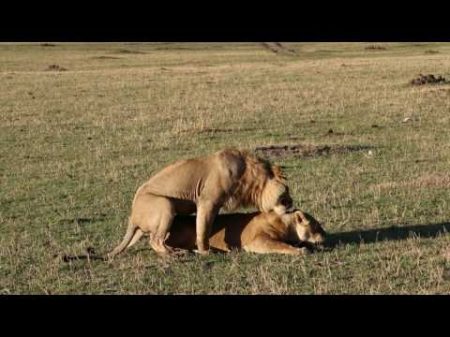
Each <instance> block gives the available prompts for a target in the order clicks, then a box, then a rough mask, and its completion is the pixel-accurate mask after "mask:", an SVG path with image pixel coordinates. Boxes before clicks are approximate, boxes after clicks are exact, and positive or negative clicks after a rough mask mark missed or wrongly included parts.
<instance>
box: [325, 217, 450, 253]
mask: <svg viewBox="0 0 450 337" xmlns="http://www.w3.org/2000/svg"><path fill="white" fill-rule="evenodd" d="M446 232H447V233H448V232H450V222H441V223H436V224H429V225H414V226H402V227H393V226H391V227H386V228H374V229H369V230H363V231H359V230H355V231H350V232H342V233H330V234H329V235H328V236H327V243H326V246H327V247H329V248H333V247H335V246H337V245H339V244H355V243H356V244H359V243H361V242H364V243H374V242H378V241H399V240H406V239H408V238H410V237H414V236H418V237H421V238H434V237H437V236H439V234H442V233H446Z"/></svg>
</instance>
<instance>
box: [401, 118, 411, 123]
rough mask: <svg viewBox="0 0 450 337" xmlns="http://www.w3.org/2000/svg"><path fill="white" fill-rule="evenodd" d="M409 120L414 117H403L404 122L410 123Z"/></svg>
mask: <svg viewBox="0 0 450 337" xmlns="http://www.w3.org/2000/svg"><path fill="white" fill-rule="evenodd" d="M408 122H412V118H410V117H406V118H404V119H403V123H408Z"/></svg>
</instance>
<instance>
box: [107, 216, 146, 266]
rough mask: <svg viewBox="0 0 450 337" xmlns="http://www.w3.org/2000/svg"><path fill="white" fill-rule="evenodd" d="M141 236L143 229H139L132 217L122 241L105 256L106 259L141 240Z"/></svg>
mask: <svg viewBox="0 0 450 337" xmlns="http://www.w3.org/2000/svg"><path fill="white" fill-rule="evenodd" d="M141 236H142V231H141V230H139V229H138V227H137V226H135V225H134V224H133V223H132V222H131V219H130V220H129V221H128V228H127V231H126V233H125V236H124V237H123V239H122V242H121V243H120V244H119V245H118V246H117V247H116V248H114V249H113V250H112V251H111V252H109V253H108V254H106V255H105V256H104V257H105V259H110V258H112V257H114V256H116V255H117V254H120V253H122V252H123V251H124V250H125V249H126V248H128V247H130V246H131V245H133V244H134V243H135V242H136V241H137V240H139V239H140V238H141ZM131 241H133V242H131Z"/></svg>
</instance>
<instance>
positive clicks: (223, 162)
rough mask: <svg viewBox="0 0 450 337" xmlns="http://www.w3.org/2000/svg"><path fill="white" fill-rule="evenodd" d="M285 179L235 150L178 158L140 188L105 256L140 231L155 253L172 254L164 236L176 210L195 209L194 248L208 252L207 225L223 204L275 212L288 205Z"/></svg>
mask: <svg viewBox="0 0 450 337" xmlns="http://www.w3.org/2000/svg"><path fill="white" fill-rule="evenodd" d="M285 180H286V179H285V176H284V175H283V173H282V171H281V168H280V167H279V166H273V165H271V164H270V163H269V162H268V161H266V160H263V159H260V158H258V157H255V156H253V155H251V154H249V153H247V152H244V151H239V150H236V149H226V150H222V151H218V152H216V153H213V154H212V155H209V156H205V157H200V158H194V159H188V160H180V161H177V162H175V163H173V164H171V165H169V166H167V167H166V168H164V169H163V170H161V171H160V172H158V173H156V174H155V175H154V176H152V177H151V178H150V179H149V180H148V181H147V182H146V183H145V184H143V185H142V186H141V187H139V189H138V190H137V192H136V194H135V197H134V200H133V204H132V209H131V216H130V218H129V225H128V228H127V232H126V234H125V237H124V238H123V240H122V242H121V243H120V244H119V245H118V246H117V247H116V248H115V249H114V250H113V251H112V252H111V253H109V254H108V256H109V257H113V256H114V255H116V254H118V253H120V252H121V251H123V250H124V249H125V248H126V247H127V246H130V245H132V244H133V243H134V242H136V241H137V240H139V238H140V237H141V236H142V234H143V233H144V232H147V233H151V234H152V235H150V245H151V247H152V248H153V249H154V250H155V251H156V252H158V253H162V254H167V253H172V252H173V251H174V250H173V249H172V247H170V245H169V244H168V243H167V242H166V240H167V237H168V233H169V231H170V228H171V225H172V222H173V219H174V217H175V215H177V214H181V215H183V214H184V215H188V214H192V213H194V212H196V243H197V247H198V252H200V253H203V254H204V253H207V252H208V250H209V241H208V239H209V237H210V233H211V225H212V223H213V222H214V219H215V217H216V215H217V213H218V212H219V210H220V209H221V208H222V207H224V208H226V209H227V210H233V209H236V208H238V207H240V206H243V207H246V206H256V207H257V208H258V209H259V210H260V211H263V212H269V211H271V210H274V211H275V212H276V213H277V214H283V213H285V212H286V211H288V210H289V209H291V208H292V207H293V201H292V198H291V196H290V194H289V188H288V186H287V185H286V183H285Z"/></svg>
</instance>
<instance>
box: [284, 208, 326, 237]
mask: <svg viewBox="0 0 450 337" xmlns="http://www.w3.org/2000/svg"><path fill="white" fill-rule="evenodd" d="M284 218H285V219H287V221H286V223H287V224H288V225H289V227H290V228H291V234H293V236H294V237H296V239H297V240H299V241H301V242H309V243H313V244H321V243H323V242H324V241H325V235H326V233H325V230H324V229H323V227H322V225H321V224H320V223H319V222H318V221H317V220H316V219H314V217H312V216H311V215H309V214H308V213H304V212H302V211H299V210H296V211H294V212H291V213H287V214H285V215H284Z"/></svg>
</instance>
